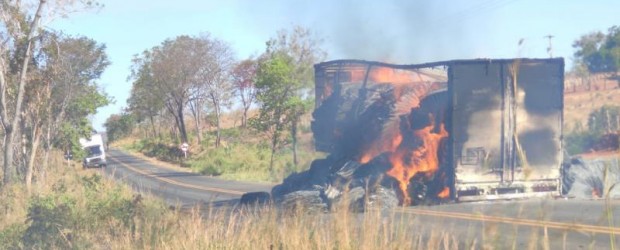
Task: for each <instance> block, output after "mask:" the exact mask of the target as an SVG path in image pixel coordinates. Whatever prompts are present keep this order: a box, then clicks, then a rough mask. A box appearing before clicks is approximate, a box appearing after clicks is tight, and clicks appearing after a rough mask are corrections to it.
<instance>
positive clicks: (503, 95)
mask: <svg viewBox="0 0 620 250" xmlns="http://www.w3.org/2000/svg"><path fill="white" fill-rule="evenodd" d="M563 75H564V60H563V59H562V58H552V59H502V60H491V59H477V60H456V61H446V62H437V63H429V64H421V65H393V64H386V63H379V62H369V61H360V60H337V61H330V62H325V63H320V64H317V65H315V83H316V86H315V87H316V89H315V90H316V91H315V93H316V109H315V111H314V113H313V118H314V120H313V123H312V132H313V133H314V138H315V146H316V148H317V150H320V151H324V152H327V153H329V156H327V157H326V158H325V159H317V160H315V161H314V162H313V163H312V164H311V167H310V169H309V170H307V171H305V172H301V173H294V174H292V175H290V176H289V177H287V178H286V179H285V180H284V182H283V183H282V184H280V185H277V186H275V187H274V188H273V190H272V196H273V199H274V200H275V201H276V202H277V203H280V204H295V203H299V202H301V203H308V204H311V205H312V206H315V207H319V208H329V207H330V206H331V205H332V204H333V203H335V202H338V201H340V200H342V199H343V198H344V197H347V198H346V200H347V201H350V202H353V203H354V204H360V206H359V207H362V208H363V207H367V206H378V207H393V206H397V205H419V204H428V203H437V202H441V201H455V200H489V199H505V198H518V197H532V196H538V197H540V196H557V195H559V194H560V192H561V182H560V180H561V177H560V174H561V167H562V164H563V159H564V157H563V149H562V142H561V138H562V117H563V89H564V88H563V83H564V82H563V81H564V76H563Z"/></svg>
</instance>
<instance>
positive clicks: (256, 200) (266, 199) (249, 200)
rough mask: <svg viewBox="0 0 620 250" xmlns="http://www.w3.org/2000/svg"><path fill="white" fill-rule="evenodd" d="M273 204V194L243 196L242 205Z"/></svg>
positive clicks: (258, 193) (259, 193)
mask: <svg viewBox="0 0 620 250" xmlns="http://www.w3.org/2000/svg"><path fill="white" fill-rule="evenodd" d="M270 202H271V194H270V193H267V192H250V193H245V194H243V195H242V196H241V200H240V201H239V203H241V205H262V204H267V203H270Z"/></svg>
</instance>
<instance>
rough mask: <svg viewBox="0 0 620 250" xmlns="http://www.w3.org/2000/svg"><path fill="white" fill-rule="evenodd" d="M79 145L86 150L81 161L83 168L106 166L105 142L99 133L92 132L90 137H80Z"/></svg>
mask: <svg viewBox="0 0 620 250" xmlns="http://www.w3.org/2000/svg"><path fill="white" fill-rule="evenodd" d="M80 145H81V146H82V149H83V150H84V151H85V152H86V157H84V160H83V161H82V166H83V167H84V168H91V167H106V166H107V161H106V153H105V143H104V141H103V136H102V135H101V134H93V135H91V136H90V138H80Z"/></svg>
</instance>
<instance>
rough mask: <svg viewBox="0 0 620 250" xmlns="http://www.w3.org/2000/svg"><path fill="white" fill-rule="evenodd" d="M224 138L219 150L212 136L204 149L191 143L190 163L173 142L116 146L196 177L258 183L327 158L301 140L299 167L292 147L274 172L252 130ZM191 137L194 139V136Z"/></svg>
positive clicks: (228, 132)
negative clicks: (199, 175)
mask: <svg viewBox="0 0 620 250" xmlns="http://www.w3.org/2000/svg"><path fill="white" fill-rule="evenodd" d="M221 135H222V145H221V146H220V147H217V148H216V147H214V146H213V144H214V138H215V136H214V134H213V133H210V134H207V135H206V136H205V139H204V141H203V142H202V143H201V145H192V144H195V143H190V154H189V157H188V159H182V158H180V157H179V155H178V152H177V151H175V150H176V146H175V145H176V143H175V142H174V140H172V139H171V138H163V139H160V138H151V139H140V140H124V141H121V143H117V144H115V146H116V147H119V148H120V149H122V150H126V151H130V152H139V153H142V154H143V155H145V156H148V157H152V158H155V159H158V160H161V161H166V162H170V163H174V164H178V165H180V166H183V167H188V168H190V169H192V171H194V172H197V173H201V174H205V175H211V176H218V177H220V178H223V179H230V180H244V181H259V182H279V181H281V180H282V179H284V178H285V177H286V176H288V175H289V174H290V173H293V172H299V171H303V170H306V169H308V168H309V166H310V163H311V162H312V160H314V159H317V158H322V157H324V156H325V155H324V154H323V153H320V152H316V151H314V148H313V145H312V141H311V140H308V139H306V140H300V143H299V149H298V152H297V154H298V164H297V165H295V164H293V153H292V151H291V149H290V143H289V144H286V145H284V146H282V147H281V148H280V149H279V150H278V151H277V152H276V154H275V155H274V166H273V169H272V168H270V166H269V163H270V157H271V148H270V146H269V143H267V142H266V141H267V140H266V139H264V138H261V137H259V136H257V135H256V134H255V132H253V131H251V130H244V129H239V128H230V129H223V130H222V131H221ZM190 136H192V137H193V138H195V136H193V135H192V134H190ZM305 138H309V137H308V136H306V137H305Z"/></svg>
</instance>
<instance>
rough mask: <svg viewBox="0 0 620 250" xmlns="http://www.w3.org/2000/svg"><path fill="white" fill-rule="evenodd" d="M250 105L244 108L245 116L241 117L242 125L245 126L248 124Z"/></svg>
mask: <svg viewBox="0 0 620 250" xmlns="http://www.w3.org/2000/svg"><path fill="white" fill-rule="evenodd" d="M249 109H250V106H247V107H244V108H243V116H242V117H241V127H243V128H245V127H247V126H248V110H249Z"/></svg>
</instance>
